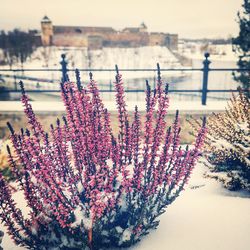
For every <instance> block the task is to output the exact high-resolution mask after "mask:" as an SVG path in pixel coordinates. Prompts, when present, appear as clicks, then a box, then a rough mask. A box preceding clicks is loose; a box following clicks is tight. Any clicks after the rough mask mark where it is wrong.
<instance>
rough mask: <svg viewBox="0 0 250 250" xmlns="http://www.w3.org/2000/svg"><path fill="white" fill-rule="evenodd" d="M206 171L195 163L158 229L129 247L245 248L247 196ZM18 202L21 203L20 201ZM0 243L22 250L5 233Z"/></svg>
mask: <svg viewBox="0 0 250 250" xmlns="http://www.w3.org/2000/svg"><path fill="white" fill-rule="evenodd" d="M206 170H207V168H205V167H204V166H203V165H202V164H201V163H199V164H198V166H197V167H196V169H195V171H194V173H193V175H192V177H191V180H190V183H189V184H188V186H187V187H186V190H185V191H183V192H182V193H181V195H180V197H178V198H177V200H176V201H174V202H173V203H172V204H171V205H170V206H169V207H168V208H167V210H166V213H164V214H163V215H162V216H161V217H160V225H159V227H158V229H157V230H155V231H152V232H151V233H150V234H149V235H148V236H146V237H144V238H143V239H142V241H141V242H140V243H139V244H137V245H136V246H134V247H132V248H131V249H132V250H152V249H155V250H166V249H168V250H247V249H249V245H250V237H249V235H250V213H249V211H250V196H249V195H248V196H247V195H244V194H243V193H240V192H230V191H227V190H226V189H224V188H222V185H221V184H220V183H218V182H216V181H215V180H212V179H205V178H204V177H203V173H204V172H205V171H206ZM19 204H20V205H22V204H23V203H22V202H21V200H19ZM1 228H2V227H1ZM124 237H125V238H126V237H129V234H128V233H125V234H124ZM2 246H3V247H4V250H17V249H24V248H19V247H16V246H14V245H13V243H12V242H11V240H10V238H9V237H8V236H7V235H6V234H5V235H4V238H3V243H2Z"/></svg>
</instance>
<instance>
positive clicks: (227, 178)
mask: <svg viewBox="0 0 250 250" xmlns="http://www.w3.org/2000/svg"><path fill="white" fill-rule="evenodd" d="M191 123H192V124H193V125H194V127H196V128H198V127H199V124H200V123H199V122H197V121H193V122H191ZM207 128H208V133H207V135H206V139H205V151H206V152H207V159H208V161H209V162H210V163H211V164H212V165H211V166H209V167H210V169H211V171H212V172H213V173H209V174H208V176H210V177H213V178H216V179H218V180H220V181H221V182H223V183H224V185H225V187H227V188H228V189H231V190H237V189H241V188H242V189H246V190H248V191H250V102H249V99H248V98H247V96H246V95H244V94H243V92H242V91H239V95H238V96H235V95H232V98H231V100H230V102H229V103H228V107H227V108H226V111H225V112H223V113H219V114H213V115H212V116H211V117H209V118H208V120H207Z"/></svg>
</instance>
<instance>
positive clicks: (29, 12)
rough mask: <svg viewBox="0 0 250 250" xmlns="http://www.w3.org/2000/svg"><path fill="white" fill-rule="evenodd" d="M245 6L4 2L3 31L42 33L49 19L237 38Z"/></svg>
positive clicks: (105, 0) (162, 0) (155, 0)
mask: <svg viewBox="0 0 250 250" xmlns="http://www.w3.org/2000/svg"><path fill="white" fill-rule="evenodd" d="M242 2H243V0H88V1H87V0H0V29H4V30H9V29H13V28H21V29H28V28H30V29H32V28H37V29H39V28H40V20H41V19H42V17H43V16H44V15H45V14H46V15H48V17H49V18H50V19H51V20H52V22H53V23H54V24H57V25H79V26H85V25H86V26H112V27H113V28H115V29H122V28H124V27H128V26H129V27H131V26H138V25H139V24H140V23H141V22H142V21H144V22H145V23H146V25H147V26H148V29H149V31H161V32H170V33H178V34H179V35H180V37H186V38H201V37H213V38H214V37H216V38H217V37H227V36H228V35H230V34H231V35H236V34H237V33H238V24H237V22H236V20H237V11H238V10H239V9H240V8H241V4H242Z"/></svg>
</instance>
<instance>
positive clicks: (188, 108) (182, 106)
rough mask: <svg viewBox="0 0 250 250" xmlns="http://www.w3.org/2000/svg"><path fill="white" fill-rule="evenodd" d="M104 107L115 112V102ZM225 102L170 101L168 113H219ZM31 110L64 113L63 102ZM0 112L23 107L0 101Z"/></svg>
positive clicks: (36, 104) (131, 104) (130, 103)
mask: <svg viewBox="0 0 250 250" xmlns="http://www.w3.org/2000/svg"><path fill="white" fill-rule="evenodd" d="M103 103H104V105H105V107H106V108H107V109H108V110H109V111H117V106H116V103H115V101H104V102H103ZM126 104H127V110H128V111H134V109H135V105H137V107H138V109H139V111H145V102H143V101H140V102H135V101H127V102H126ZM226 104H227V102H226V101H210V102H208V104H207V105H206V106H203V105H201V101H192V102H188V101H174V100H172V99H170V106H169V108H168V111H170V112H172V111H174V112H175V110H177V109H178V110H180V111H183V112H189V113H192V112H199V113H202V112H216V111H217V112H219V111H224V110H225V107H226ZM31 105H32V108H33V110H34V111H35V112H54V111H57V112H61V111H62V112H63V111H65V107H64V104H63V102H61V101H54V102H51V101H47V102H45V101H34V102H31ZM0 112H23V106H22V103H21V102H20V101H17V102H14V101H2V102H1V101H0Z"/></svg>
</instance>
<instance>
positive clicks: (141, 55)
mask: <svg viewBox="0 0 250 250" xmlns="http://www.w3.org/2000/svg"><path fill="white" fill-rule="evenodd" d="M61 54H66V58H67V60H68V62H69V64H68V65H69V67H70V68H75V67H77V68H95V69H113V68H114V66H115V64H118V65H119V67H120V68H123V69H129V68H130V69H131V68H132V69H134V68H155V67H156V63H157V62H159V63H160V65H161V67H162V68H174V67H180V66H181V64H180V63H179V61H178V59H177V58H176V57H175V56H174V55H173V54H172V52H171V51H170V50H169V49H168V48H167V47H161V46H147V47H139V48H103V49H102V50H87V48H85V47H82V48H76V47H47V48H44V47H39V48H37V49H36V50H35V51H34V53H33V54H32V55H31V57H30V58H29V59H28V60H27V61H26V62H25V64H24V69H29V68H46V67H48V68H55V67H58V66H60V65H59V61H60V60H61ZM14 67H20V65H18V64H16V65H14Z"/></svg>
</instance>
